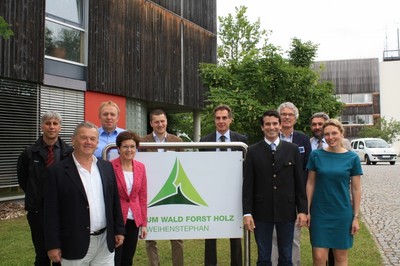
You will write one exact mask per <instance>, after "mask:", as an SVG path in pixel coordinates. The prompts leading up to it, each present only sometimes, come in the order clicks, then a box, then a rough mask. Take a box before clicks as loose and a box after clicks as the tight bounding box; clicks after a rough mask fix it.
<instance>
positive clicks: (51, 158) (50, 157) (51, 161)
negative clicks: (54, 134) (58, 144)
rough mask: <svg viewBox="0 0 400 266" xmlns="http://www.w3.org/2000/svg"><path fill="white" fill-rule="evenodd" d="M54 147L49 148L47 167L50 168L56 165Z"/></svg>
mask: <svg viewBox="0 0 400 266" xmlns="http://www.w3.org/2000/svg"><path fill="white" fill-rule="evenodd" d="M53 149H54V146H53V145H51V146H47V161H46V166H47V167H50V166H51V165H52V164H54V151H53Z"/></svg>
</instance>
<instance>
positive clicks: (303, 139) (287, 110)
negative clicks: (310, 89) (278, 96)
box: [272, 102, 311, 266]
mask: <svg viewBox="0 0 400 266" xmlns="http://www.w3.org/2000/svg"><path fill="white" fill-rule="evenodd" d="M277 111H278V113H279V115H280V118H281V122H282V124H281V132H280V134H279V138H280V139H281V140H283V141H287V142H291V143H294V144H296V145H297V146H298V148H299V153H300V157H301V161H302V167H303V173H304V175H303V178H304V180H305V181H306V179H307V169H306V166H307V163H308V157H309V155H310V152H311V144H310V138H309V137H308V136H307V135H306V134H304V133H301V132H299V131H296V130H294V125H295V124H296V122H297V119H298V118H299V110H298V109H297V107H296V106H295V105H294V104H293V103H291V102H284V103H282V104H281V105H280V106H279V107H278V109H277ZM306 183H307V182H306ZM300 238H301V230H300V228H298V227H295V231H294V239H293V251H292V259H293V265H296V266H300ZM277 246H278V245H277V240H276V232H275V231H274V237H273V244H272V265H275V266H276V265H277V264H278V249H277Z"/></svg>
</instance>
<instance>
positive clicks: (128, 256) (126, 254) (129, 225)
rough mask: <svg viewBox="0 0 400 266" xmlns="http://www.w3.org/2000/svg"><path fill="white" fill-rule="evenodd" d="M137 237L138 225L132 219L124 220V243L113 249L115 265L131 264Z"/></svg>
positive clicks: (127, 265) (128, 265) (126, 265)
mask: <svg viewBox="0 0 400 266" xmlns="http://www.w3.org/2000/svg"><path fill="white" fill-rule="evenodd" d="M138 237H139V227H136V224H135V221H134V220H129V219H128V220H126V224H125V239H124V244H123V245H122V246H120V247H118V248H117V249H115V257H114V261H115V265H116V266H131V265H132V261H133V256H134V255H135V251H136V246H137V242H138Z"/></svg>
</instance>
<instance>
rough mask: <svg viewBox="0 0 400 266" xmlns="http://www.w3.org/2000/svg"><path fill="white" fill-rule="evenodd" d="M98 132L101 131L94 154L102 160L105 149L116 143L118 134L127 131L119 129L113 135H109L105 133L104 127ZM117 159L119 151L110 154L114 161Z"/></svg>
mask: <svg viewBox="0 0 400 266" xmlns="http://www.w3.org/2000/svg"><path fill="white" fill-rule="evenodd" d="M98 130H99V144H98V145H97V149H96V151H95V152H94V155H95V156H96V157H97V158H99V159H101V158H102V152H103V149H104V147H105V146H107V145H108V144H110V143H115V141H116V140H117V136H118V134H119V133H121V132H123V131H125V129H123V128H119V127H117V128H116V129H115V130H114V131H113V132H111V133H107V131H105V130H104V129H103V128H102V127H99V128H98ZM115 157H118V153H117V149H115V150H113V151H111V152H110V158H111V159H112V158H115Z"/></svg>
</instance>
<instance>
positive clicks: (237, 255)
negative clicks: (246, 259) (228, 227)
mask: <svg viewBox="0 0 400 266" xmlns="http://www.w3.org/2000/svg"><path fill="white" fill-rule="evenodd" d="M229 240H230V242H231V266H242V265H243V260H242V239H241V238H230V239H229ZM204 265H205V266H215V265H217V240H216V239H206V243H205V255H204Z"/></svg>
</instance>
